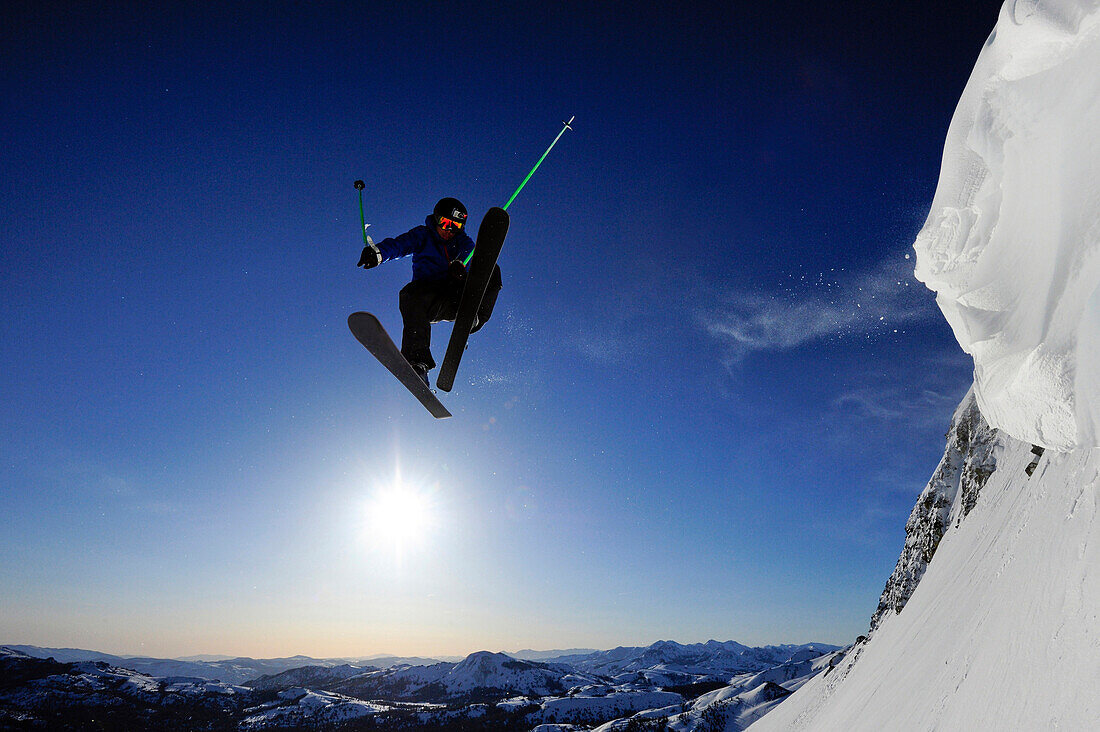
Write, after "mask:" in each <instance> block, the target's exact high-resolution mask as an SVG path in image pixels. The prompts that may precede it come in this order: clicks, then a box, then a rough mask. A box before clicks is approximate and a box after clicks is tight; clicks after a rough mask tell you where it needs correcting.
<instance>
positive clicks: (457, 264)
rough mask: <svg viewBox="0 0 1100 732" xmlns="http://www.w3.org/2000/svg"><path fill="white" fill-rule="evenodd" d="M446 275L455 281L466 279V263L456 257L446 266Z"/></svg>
mask: <svg viewBox="0 0 1100 732" xmlns="http://www.w3.org/2000/svg"><path fill="white" fill-rule="evenodd" d="M447 276H448V277H450V278H451V279H452V280H454V281H455V282H462V281H463V280H465V279H466V265H464V264H463V263H462V260H461V259H456V260H454V261H453V262H451V264H450V265H449V266H448V267H447Z"/></svg>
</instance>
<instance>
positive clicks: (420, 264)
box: [375, 216, 474, 281]
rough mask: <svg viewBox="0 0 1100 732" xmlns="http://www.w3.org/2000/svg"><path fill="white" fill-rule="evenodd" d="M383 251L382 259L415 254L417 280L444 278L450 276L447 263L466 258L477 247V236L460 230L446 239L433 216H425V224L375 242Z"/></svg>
mask: <svg viewBox="0 0 1100 732" xmlns="http://www.w3.org/2000/svg"><path fill="white" fill-rule="evenodd" d="M375 246H376V247H378V251H380V252H382V261H383V262H388V261H389V260H391V259H398V258H400V257H407V256H408V255H410V254H411V255H412V258H413V261H412V269H413V272H412V278H413V280H414V281H416V280H442V279H445V278H446V277H447V267H448V266H449V265H450V263H451V262H453V261H454V260H456V259H465V258H466V256H467V255H468V254H469V253H470V252H471V251H473V249H474V240H473V239H471V238H470V235H469V234H467V233H466V232H465V231H463V230H460V231H458V233H456V234H455V235H454V236H453V237H451V240H450V241H443V240H442V239H440V238H439V235H438V234H437V233H436V231H435V226H434V225H433V224H432V217H431V216H428V217H427V218H426V219H424V225H423V226H418V227H416V228H415V229H412V230H411V231H407V232H405V233H404V234H402V235H401V236H397V237H393V238H389V239H383V240H382V241H380V242H378V243H376V244H375Z"/></svg>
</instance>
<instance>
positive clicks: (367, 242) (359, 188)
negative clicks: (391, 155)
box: [355, 180, 373, 247]
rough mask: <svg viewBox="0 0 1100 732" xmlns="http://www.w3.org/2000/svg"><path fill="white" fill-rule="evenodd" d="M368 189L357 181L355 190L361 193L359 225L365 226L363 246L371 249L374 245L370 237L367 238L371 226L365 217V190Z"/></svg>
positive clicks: (361, 182) (364, 184)
mask: <svg viewBox="0 0 1100 732" xmlns="http://www.w3.org/2000/svg"><path fill="white" fill-rule="evenodd" d="M366 187H367V184H366V183H364V182H363V181H361V180H357V181H355V190H357V191H359V223H360V224H362V225H363V244H365V245H366V246H368V247H369V246H370V245H371V244H372V243H373V242H371V240H370V237H369V236H367V227H368V226H370V224H368V223H367V219H366V217H364V216H363V189H364V188H366Z"/></svg>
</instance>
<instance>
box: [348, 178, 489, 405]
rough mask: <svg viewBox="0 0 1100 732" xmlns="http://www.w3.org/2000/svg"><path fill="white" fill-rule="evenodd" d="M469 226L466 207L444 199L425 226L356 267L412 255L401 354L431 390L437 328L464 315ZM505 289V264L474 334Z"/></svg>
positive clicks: (380, 247)
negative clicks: (462, 302)
mask: <svg viewBox="0 0 1100 732" xmlns="http://www.w3.org/2000/svg"><path fill="white" fill-rule="evenodd" d="M465 226H466V207H465V206H463V205H462V203H461V202H460V201H459V200H458V199H456V198H443V199H440V201H439V203H437V204H436V205H435V209H434V210H433V211H432V213H431V215H429V216H428V217H427V218H425V220H424V225H423V226H417V227H416V228H415V229H412V230H410V231H408V232H406V233H404V234H402V235H401V236H398V237H394V238H390V239H383V240H382V241H380V242H378V243H377V244H375V243H373V242H372V243H369V244H367V246H365V247H363V254H362V256H361V257H359V264H358V265H356V266H358V267H362V268H364V269H370V268H372V267H377V266H378V265H379V264H381V263H382V262H388V261H389V260H391V259H397V258H399V257H405V256H408V255H410V254H411V255H412V258H413V259H412V282H410V283H409V284H407V285H405V286H404V287H403V288H401V293H400V296H399V299H398V300H399V305H400V308H401V318H402V320H403V321H404V328H403V330H402V332H401V355H402V356H404V357H405V360H406V361H408V362H409V363H410V364H411V365H412V367H413V368H414V369H416V372H417V374H418V375H419V376H420V378H422V379H423V380H424V383H426V384H428V385H429V386H430V385H431V382H430V381H429V380H428V372H429V371H431V370H432V369H433V368H435V359H433V358H432V353H431V350H430V346H431V334H432V327H431V324H432V323H439V322H441V321H444V320H454V319H455V317H456V315H457V314H458V303H459V299H460V298H461V297H462V287H463V285H464V284H465V281H466V265H464V264H463V261H464V260H465V259H466V258H467V257H468V256H469V254H470V252H471V251H473V248H474V242H473V240H472V239H470V236H469V235H468V234H467V233H466V232H465V231H464V229H465ZM500 288H501V278H500V265H496V266H495V268H494V270H493V274H492V278H491V279H490V280H489V286H488V288H487V289H486V290H485V297H484V298H483V299H482V301H481V307H480V308H478V311H477V322H476V323H474V327H473V328H472V329H471V330H470V332H471V333H476V332H477V331H478V330H480V329H481V327H482V326H484V325H485V323H486V322H487V321H488V320H489V317H490V316H491V315H492V314H493V306H494V305H495V304H496V300H497V295H498V294H499V293H500Z"/></svg>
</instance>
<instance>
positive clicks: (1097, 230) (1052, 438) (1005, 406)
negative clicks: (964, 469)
mask: <svg viewBox="0 0 1100 732" xmlns="http://www.w3.org/2000/svg"><path fill="white" fill-rule="evenodd" d="M1098 69H1100V0H1008V1H1007V2H1006V3H1005V4H1004V6H1003V7H1002V8H1001V13H1000V17H999V19H998V22H997V26H996V28H995V30H994V32H993V34H992V35H991V36H990V38H989V41H988V42H987V43H986V45H985V48H984V49H983V50H982V52H981V54H980V55H979V57H978V61H977V63H976V65H975V67H974V71H973V73H972V74H971V77H970V80H969V82H968V83H967V85H966V89H965V90H964V91H963V94H962V98H961V99H960V101H959V105H958V108H957V109H956V111H955V115H954V118H953V119H952V122H951V126H950V129H949V130H948V134H947V141H946V144H945V147H944V154H943V166H942V169H941V173H940V181H939V185H938V187H937V189H936V195H935V198H934V199H933V201H932V207H931V211H930V213H929V216H928V219H927V221H926V222H925V224H924V227H923V229H922V230H921V232H920V234H919V235H918V237H917V240H916V243H915V244H914V248H915V249H916V251H917V267H916V276H917V278H918V279H920V280H921V281H923V282H924V283H925V284H926V285H928V287H929V288H931V289H933V290H935V291H936V293H937V295H936V300H937V302H938V303H939V306H940V308H941V310H942V311H943V313H944V315H945V316H946V318H947V320H948V322H949V323H950V324H951V328H952V330H953V331H954V333H955V337H956V338H957V339H958V341H959V343H960V344H961V345H962V347H963V349H964V350H965V351H966V352H967V353H969V354H971V355H972V356H973V357H974V380H975V385H976V389H977V397H978V404H979V406H980V407H981V410H982V413H983V414H984V415H985V417H986V419H988V420H989V422H990V424H992V425H993V426H994V427H998V428H1000V429H1003V430H1005V431H1006V432H1008V433H1009V434H1011V435H1012V436H1014V437H1016V438H1017V439H1020V440H1026V441H1028V442H1031V443H1034V444H1037V445H1043V446H1045V447H1049V448H1054V449H1057V450H1063V451H1064V450H1070V449H1073V448H1075V447H1095V446H1098V445H1100V288H1098V286H1097V285H1098V283H1100V146H1098V137H1097V130H1100V72H1098Z"/></svg>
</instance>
